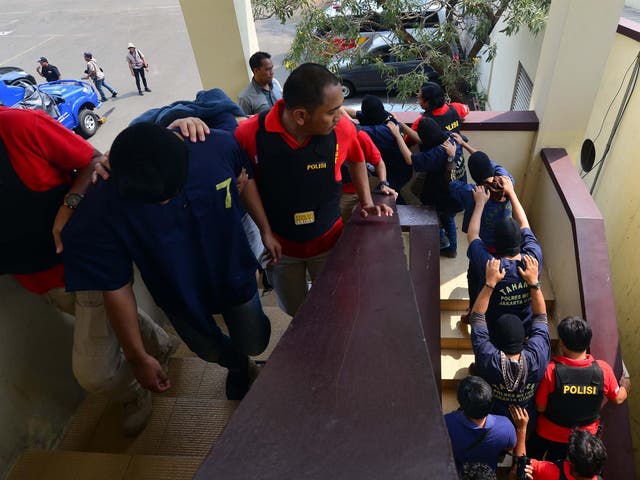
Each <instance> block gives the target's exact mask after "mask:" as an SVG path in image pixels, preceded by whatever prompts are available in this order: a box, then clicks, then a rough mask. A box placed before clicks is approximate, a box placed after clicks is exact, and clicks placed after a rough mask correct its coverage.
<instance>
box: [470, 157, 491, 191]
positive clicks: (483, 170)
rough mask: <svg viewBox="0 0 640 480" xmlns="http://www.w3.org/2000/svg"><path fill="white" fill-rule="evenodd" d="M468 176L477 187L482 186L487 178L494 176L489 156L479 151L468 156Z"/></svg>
mask: <svg viewBox="0 0 640 480" xmlns="http://www.w3.org/2000/svg"><path fill="white" fill-rule="evenodd" d="M468 165H469V174H470V175H471V178H473V181H474V182H476V184H477V185H480V184H482V182H484V181H485V180H486V179H487V178H489V177H493V176H494V169H493V167H492V166H491V160H489V156H488V155H487V154H486V153H484V152H481V151H477V152H475V153H472V154H471V155H470V156H469V161H468Z"/></svg>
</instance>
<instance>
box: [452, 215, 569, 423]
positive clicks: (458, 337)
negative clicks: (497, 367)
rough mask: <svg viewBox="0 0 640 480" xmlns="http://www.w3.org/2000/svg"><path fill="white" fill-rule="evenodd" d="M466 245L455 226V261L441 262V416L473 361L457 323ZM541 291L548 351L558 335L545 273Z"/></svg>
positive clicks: (465, 296) (466, 331)
mask: <svg viewBox="0 0 640 480" xmlns="http://www.w3.org/2000/svg"><path fill="white" fill-rule="evenodd" d="M467 247H468V243H467V238H466V235H465V234H462V233H461V231H460V227H459V226H458V257H457V258H455V259H451V258H443V257H441V259H440V348H441V349H442V351H441V362H442V379H441V380H442V410H443V412H444V413H448V412H451V411H453V410H456V409H457V408H458V401H457V400H456V389H457V387H458V383H459V382H460V380H462V379H463V378H465V377H466V376H468V375H469V365H470V364H471V363H472V362H473V361H474V357H473V350H472V348H471V330H470V327H469V325H467V324H464V323H461V322H460V316H461V315H463V314H464V313H465V312H466V311H467V309H468V308H469V290H468V288H467V266H468V263H469V261H468V259H467V256H466V251H467ZM541 283H542V289H543V292H544V297H545V300H546V304H547V312H548V317H549V330H550V334H551V347H552V351H553V348H555V346H556V345H557V342H558V334H557V331H556V327H555V326H556V322H555V320H554V318H553V308H554V305H555V295H554V293H553V288H552V285H551V281H550V280H549V276H548V275H547V272H546V271H545V270H543V272H542V278H541Z"/></svg>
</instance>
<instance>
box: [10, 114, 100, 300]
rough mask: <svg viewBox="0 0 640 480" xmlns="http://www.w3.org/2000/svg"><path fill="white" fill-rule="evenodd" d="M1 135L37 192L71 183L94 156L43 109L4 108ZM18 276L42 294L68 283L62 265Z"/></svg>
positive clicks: (20, 173) (17, 167)
mask: <svg viewBox="0 0 640 480" xmlns="http://www.w3.org/2000/svg"><path fill="white" fill-rule="evenodd" d="M0 138H2V140H3V143H4V145H5V148H6V149H7V153H8V155H9V160H10V161H11V166H12V167H13V169H14V170H15V172H16V174H17V175H18V177H19V178H20V180H21V181H22V183H24V185H25V186H26V187H27V188H29V189H31V190H33V191H36V192H41V191H45V190H49V189H51V188H54V187H57V186H59V185H62V184H70V183H71V171H72V170H75V169H80V168H84V167H86V166H87V165H88V164H89V162H90V161H91V158H92V157H93V150H94V149H93V146H91V144H90V143H88V142H87V141H85V140H83V139H82V138H81V137H79V136H78V135H76V134H75V133H73V132H72V131H70V130H68V129H66V128H65V127H63V126H62V125H60V124H59V123H58V122H56V121H55V120H54V119H52V118H51V117H49V116H48V115H47V114H45V113H44V112H40V111H33V110H20V109H17V108H8V107H0ZM14 277H15V278H16V280H17V281H18V282H19V283H20V284H21V285H22V286H23V287H24V288H26V289H27V290H29V291H31V292H33V293H37V294H39V295H41V294H43V293H45V292H47V291H49V290H51V289H52V288H59V287H63V286H64V273H63V269H62V265H61V264H60V265H56V266H55V267H52V268H50V269H48V270H45V271H43V272H37V273H33V274H29V275H14Z"/></svg>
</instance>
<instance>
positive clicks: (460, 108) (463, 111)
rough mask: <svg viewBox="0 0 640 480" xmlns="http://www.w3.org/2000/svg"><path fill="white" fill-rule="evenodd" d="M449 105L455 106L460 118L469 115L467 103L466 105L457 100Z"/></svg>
mask: <svg viewBox="0 0 640 480" xmlns="http://www.w3.org/2000/svg"><path fill="white" fill-rule="evenodd" d="M449 105H451V106H452V107H453V108H455V110H456V112H458V116H459V117H460V118H464V117H466V116H467V115H469V105H466V104H464V103H457V102H453V103H450V104H449Z"/></svg>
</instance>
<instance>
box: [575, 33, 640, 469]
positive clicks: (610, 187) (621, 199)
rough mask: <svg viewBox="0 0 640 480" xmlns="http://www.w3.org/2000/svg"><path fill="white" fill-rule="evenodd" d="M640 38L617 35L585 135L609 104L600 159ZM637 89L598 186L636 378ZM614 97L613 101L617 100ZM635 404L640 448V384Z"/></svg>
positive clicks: (639, 334) (639, 362)
mask: <svg viewBox="0 0 640 480" xmlns="http://www.w3.org/2000/svg"><path fill="white" fill-rule="evenodd" d="M639 47H640V43H638V42H636V41H634V40H632V39H630V38H628V37H625V36H622V35H616V39H615V41H614V44H613V48H612V51H611V54H610V56H609V58H608V61H607V66H606V69H605V75H604V76H603V78H602V84H601V87H600V90H599V92H598V95H597V97H596V98H595V101H594V105H593V113H592V115H591V118H590V120H589V125H588V127H587V132H586V135H585V137H589V138H594V137H595V136H596V135H597V133H598V130H599V129H600V126H601V125H602V123H603V118H604V115H605V112H606V110H607V108H609V105H611V110H610V112H609V115H608V116H607V118H606V120H605V121H604V125H603V127H602V133H601V134H600V136H599V137H598V139H597V140H596V141H595V145H596V162H597V161H599V160H600V158H601V156H602V153H603V151H604V148H605V145H606V142H607V140H608V138H609V134H610V132H611V129H612V126H613V122H614V120H615V118H616V115H617V112H618V109H619V107H620V103H621V100H622V96H623V95H624V92H625V90H626V83H627V82H628V79H629V75H628V74H627V76H626V78H625V79H624V85H623V87H622V90H621V92H620V94H619V95H618V97H617V98H616V99H615V100H613V99H614V96H615V95H616V92H617V91H618V88H619V87H620V85H621V83H623V77H624V75H625V72H626V71H627V69H628V68H629V65H631V63H632V62H633V61H634V59H635V57H636V55H637V54H638V50H639ZM637 90H638V89H637V88H636V92H635V94H634V95H633V96H632V97H631V101H630V103H629V106H628V108H627V111H626V113H625V116H624V117H623V119H622V124H621V126H620V128H619V130H618V133H617V134H616V136H615V138H614V140H613V143H612V146H611V150H610V152H609V154H608V157H607V159H606V161H605V164H604V166H603V169H602V172H601V174H600V178H599V179H598V183H597V185H596V189H595V191H594V197H595V201H596V203H597V205H598V207H599V208H600V211H601V212H602V216H603V217H604V220H605V227H606V232H607V239H608V245H609V257H610V259H611V275H612V279H613V288H614V294H615V298H616V314H617V317H618V328H619V330H620V342H621V345H622V351H623V353H624V352H628V353H627V354H626V355H625V356H624V360H625V363H626V364H627V368H628V369H629V371H630V372H631V374H632V375H634V376H635V378H638V374H639V373H640V356H638V355H633V354H630V353H629V352H637V351H639V350H640V318H639V316H638V313H637V312H638V302H639V301H640V255H638V246H639V245H640V214H639V213H640V212H639V210H640V187H639V186H638V185H639V183H638V179H639V178H640V161H639V160H640V156H639V155H638V139H639V138H640V93H639V92H638V91H637ZM612 101H613V103H612ZM594 178H595V169H594V170H593V171H592V173H590V174H589V175H588V176H587V177H586V178H585V182H586V184H587V185H588V186H589V187H590V186H591V185H592V183H593V180H594ZM629 403H630V408H631V417H632V425H633V426H634V427H633V428H632V435H633V441H634V445H635V446H636V448H638V446H640V428H639V427H638V425H640V399H639V397H638V394H637V390H632V391H631V398H630V402H629ZM636 464H637V465H638V467H639V468H640V455H636Z"/></svg>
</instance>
